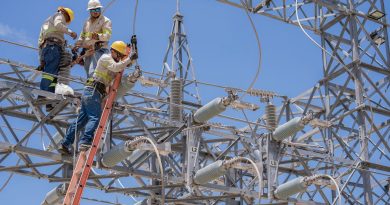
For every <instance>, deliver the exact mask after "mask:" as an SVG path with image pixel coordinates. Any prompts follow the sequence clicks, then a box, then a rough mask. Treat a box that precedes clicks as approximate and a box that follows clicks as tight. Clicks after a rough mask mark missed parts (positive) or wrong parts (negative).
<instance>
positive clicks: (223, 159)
mask: <svg viewBox="0 0 390 205" xmlns="http://www.w3.org/2000/svg"><path fill="white" fill-rule="evenodd" d="M218 1H219V2H222V3H225V4H228V5H232V6H236V7H239V8H243V9H246V10H247V11H248V12H252V13H256V14H259V15H263V16H267V17H271V18H273V19H276V20H280V21H283V22H286V23H289V24H293V25H297V26H299V23H301V24H302V27H303V29H305V30H307V31H312V32H310V33H314V34H315V35H316V37H319V38H318V39H320V45H321V47H322V48H323V49H324V50H323V54H322V56H323V66H322V70H323V78H322V79H319V80H318V82H317V83H316V85H314V86H313V87H312V88H310V89H308V90H307V91H305V92H303V93H302V94H300V95H298V96H296V97H293V98H282V99H281V100H280V106H279V107H278V109H277V115H276V116H277V122H278V123H277V124H279V126H278V128H281V127H283V126H281V125H282V124H284V123H285V122H287V121H288V122H293V121H294V120H295V119H297V117H298V118H300V122H299V123H298V124H297V126H298V127H299V128H300V129H296V130H295V131H294V132H291V134H290V135H289V136H288V137H287V138H284V139H282V140H276V139H275V138H276V137H275V136H280V135H278V132H277V131H278V128H277V129H276V131H275V132H273V131H272V130H273V129H270V127H269V124H267V123H268V120H269V118H267V117H261V118H259V119H257V120H256V121H254V122H249V124H250V126H248V122H246V121H244V120H240V119H236V118H231V117H230V118H229V117H227V116H223V115H219V116H218V117H216V118H215V119H213V120H211V122H200V120H199V117H198V118H197V116H194V115H193V114H192V113H193V112H195V115H196V111H197V110H199V107H201V105H200V96H199V94H198V92H197V89H196V87H197V86H196V82H197V81H196V79H195V75H194V71H193V68H192V58H191V55H190V53H189V49H188V44H187V43H188V42H187V38H186V34H185V32H184V29H183V21H182V20H183V16H182V15H180V13H177V14H176V15H175V16H174V18H173V20H174V24H173V28H172V33H171V36H170V38H169V46H168V49H167V53H166V55H165V58H164V63H163V71H162V75H161V78H160V79H157V80H156V79H150V78H149V79H148V78H147V75H146V74H145V78H144V80H142V79H141V83H143V84H145V85H154V86H158V91H157V94H150V92H146V91H145V92H144V91H137V90H133V91H131V92H129V93H128V96H126V97H125V98H124V101H119V103H118V104H117V106H116V107H115V112H114V115H113V120H112V123H111V125H110V127H108V128H107V131H106V137H105V139H104V141H105V143H104V144H103V145H102V149H101V153H100V154H99V156H97V158H96V163H95V165H96V166H95V167H94V171H93V173H92V174H91V176H90V179H89V181H88V183H87V186H88V187H89V188H96V189H100V190H104V191H105V192H109V193H112V192H115V193H123V194H126V195H134V196H138V197H141V198H144V199H145V201H144V202H145V203H149V204H158V201H159V200H160V198H161V184H162V183H164V185H165V196H166V202H167V203H174V204H235V205H238V204H255V203H258V196H259V195H258V194H259V192H260V194H261V198H262V202H263V203H269V204H272V203H286V202H290V203H307V204H332V203H333V202H334V201H335V200H336V197H338V194H337V191H336V187H335V186H334V184H332V181H330V180H328V179H325V178H320V180H315V181H313V183H312V184H313V185H311V186H310V184H307V186H308V187H307V188H306V187H300V189H301V191H300V194H298V195H291V196H290V197H289V198H287V199H278V196H279V197H280V196H281V194H279V195H278V194H275V193H278V191H280V189H281V187H282V186H281V185H283V184H285V183H286V182H291V181H292V180H294V179H296V178H298V177H310V176H313V175H317V176H318V175H330V176H332V177H333V178H335V180H336V181H337V183H338V184H339V186H340V189H341V196H342V197H341V198H342V202H343V203H345V204H390V202H389V201H390V194H389V187H390V184H389V183H390V178H389V176H390V147H389V143H388V142H389V141H390V120H389V118H390V102H389V92H388V89H389V87H390V83H389V78H390V50H389V41H388V40H389V39H388V33H387V27H388V26H389V24H387V22H386V17H383V16H382V17H380V16H381V15H380V14H381V13H382V14H384V13H385V8H384V6H385V1H384V0H359V1H357V0H342V1H334V0H312V1H303V2H302V1H299V2H298V14H299V17H300V22H298V21H297V19H296V18H295V17H296V14H295V10H296V5H295V1H293V0H263V1H257V0H242V1H241V0H218ZM329 54H331V56H330V55H329ZM0 64H1V65H0V67H1V70H2V73H1V74H0V115H1V116H0V124H1V127H0V136H1V137H0V171H3V172H4V171H7V172H12V173H16V174H22V175H27V176H31V177H35V178H40V179H46V180H48V181H50V182H57V184H56V185H58V183H65V182H67V181H69V178H70V174H71V167H72V163H73V161H72V157H70V156H62V155H60V154H58V153H57V152H56V151H55V150H56V149H57V148H58V147H57V145H58V141H59V139H61V137H62V136H64V131H65V129H66V127H67V126H68V124H69V123H70V122H72V121H73V120H74V119H75V117H76V111H77V110H76V109H77V105H78V103H79V98H78V96H77V95H76V97H65V98H63V97H62V96H57V95H54V94H52V93H46V92H44V91H40V90H39V88H38V83H37V80H35V77H36V76H37V75H38V74H39V73H36V72H35V71H33V70H34V68H33V67H31V66H27V65H23V64H21V63H17V62H13V61H10V60H7V59H0ZM73 81H74V83H75V84H76V85H77V86H80V85H81V83H82V82H81V80H79V79H75V78H74V79H73ZM178 81H180V82H181V83H182V84H180V85H179V86H178V85H177V84H175V83H177V82H178ZM172 85H173V86H172ZM186 85H190V86H193V87H188V86H186ZM168 87H170V90H169V89H168ZM183 87H184V88H183ZM173 88H176V89H173ZM178 88H180V89H178ZM238 92H242V91H240V90H238ZM172 93H176V94H175V95H174V97H172V96H173V94H172ZM249 94H251V95H252V96H255V97H251V98H256V99H257V98H258V97H260V98H261V99H263V100H264V99H266V100H270V98H277V97H278V96H277V95H275V94H273V93H271V92H265V91H260V90H254V91H253V92H251V93H249ZM37 95H42V96H46V97H47V100H43V101H39V102H37V101H36V100H34V99H36V98H37ZM186 96H187V97H186ZM190 96H192V97H190ZM193 97H195V98H193ZM216 97H217V96H216ZM221 97H224V96H221ZM130 98H131V99H130ZM194 99H195V100H194ZM276 101H277V100H275V102H276ZM47 103H56V107H55V109H53V110H52V111H51V112H50V113H46V112H44V110H43V109H42V106H43V105H45V104H47ZM277 103H279V101H277ZM229 106H230V105H229ZM172 112H175V113H174V114H172ZM215 122H217V123H215ZM221 122H222V123H221ZM230 123H234V124H235V125H237V124H239V125H240V126H242V127H244V128H238V127H237V126H230V125H229V124H230ZM240 123H241V124H240ZM304 124H307V125H306V126H304ZM309 124H310V125H311V126H309ZM282 135H283V134H282ZM139 136H146V137H148V138H150V139H154V140H155V141H156V142H157V143H159V144H161V145H160V146H159V149H160V151H162V152H165V153H163V154H165V155H164V156H163V157H162V158H163V160H162V163H163V167H164V174H165V175H164V176H165V177H164V179H162V178H161V177H160V173H161V170H160V169H159V168H158V166H157V165H158V162H157V159H156V153H155V152H153V151H151V149H150V148H149V147H147V146H146V147H145V146H144V147H142V146H140V147H137V149H136V150H135V151H133V152H132V154H131V155H130V156H128V157H126V159H125V160H122V161H121V162H120V163H118V164H116V165H115V166H112V167H106V166H103V165H102V164H101V163H100V160H101V158H102V157H104V154H105V153H106V152H107V151H110V150H114V149H115V148H116V147H117V146H118V145H120V144H121V143H123V142H125V141H129V140H130V141H131V140H133V139H135V138H136V137H139ZM37 139H41V142H44V145H45V147H42V143H41V142H38V141H37ZM163 143H168V144H164V145H165V146H164V145H163ZM242 158H248V159H251V160H252V161H254V162H255V165H256V166H255V167H256V168H257V169H258V170H259V171H260V179H261V180H260V181H259V176H257V174H256V171H255V169H254V168H253V166H252V164H251V163H249V162H248V161H245V160H241V161H240V159H242ZM222 165H223V166H222ZM210 167H211V168H210ZM214 175H215V176H216V177H213V176H214ZM123 179H126V181H127V182H129V183H127V184H125V183H124V184H121V185H123V186H118V184H117V183H116V182H117V181H118V180H122V181H124V180H123ZM53 187H54V186H53ZM279 193H280V192H279ZM43 197H44V196H43V194H42V198H43ZM146 199H149V200H146Z"/></svg>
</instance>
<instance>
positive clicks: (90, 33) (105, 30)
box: [80, 29, 112, 38]
mask: <svg viewBox="0 0 390 205" xmlns="http://www.w3.org/2000/svg"><path fill="white" fill-rule="evenodd" d="M93 33H96V32H82V33H81V34H80V36H81V37H84V38H89V37H92V34H93ZM97 34H112V31H111V30H110V29H103V32H97Z"/></svg>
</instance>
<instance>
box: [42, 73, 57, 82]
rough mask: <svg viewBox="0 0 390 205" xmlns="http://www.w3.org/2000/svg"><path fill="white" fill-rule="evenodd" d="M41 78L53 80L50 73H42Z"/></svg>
mask: <svg viewBox="0 0 390 205" xmlns="http://www.w3.org/2000/svg"><path fill="white" fill-rule="evenodd" d="M42 78H43V79H47V80H50V81H53V80H54V77H53V76H51V75H48V74H42Z"/></svg>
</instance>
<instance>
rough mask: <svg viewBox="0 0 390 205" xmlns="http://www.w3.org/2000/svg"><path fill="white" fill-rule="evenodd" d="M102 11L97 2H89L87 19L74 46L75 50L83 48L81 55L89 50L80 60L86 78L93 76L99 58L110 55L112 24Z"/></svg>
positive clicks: (96, 0)
mask: <svg viewBox="0 0 390 205" xmlns="http://www.w3.org/2000/svg"><path fill="white" fill-rule="evenodd" d="M102 9H103V6H102V4H101V3H100V1H99V0H89V2H88V7H87V11H89V18H88V19H87V20H86V21H85V23H84V26H83V30H82V32H81V33H80V37H79V39H78V41H77V42H76V45H75V49H77V48H79V47H81V48H83V51H82V52H81V53H82V55H83V54H85V51H86V50H90V51H89V52H88V54H87V55H84V57H83V59H82V60H83V65H84V69H85V72H86V73H87V76H88V77H90V76H91V75H92V74H93V69H95V68H96V65H97V61H98V60H99V58H100V57H101V56H102V55H103V54H105V53H110V51H109V48H108V41H109V40H110V38H111V34H112V23H111V20H110V19H109V18H107V17H106V16H104V15H103V14H102V12H103V11H102ZM80 60H81V59H80Z"/></svg>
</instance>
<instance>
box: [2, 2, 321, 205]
mask: <svg viewBox="0 0 390 205" xmlns="http://www.w3.org/2000/svg"><path fill="white" fill-rule="evenodd" d="M108 2H109V1H108V0H102V3H103V5H106V4H107V3H108ZM175 4H176V0H164V1H162V0H158V1H157V0H140V3H139V10H138V16H137V29H136V31H137V35H138V37H139V50H140V58H139V63H140V65H141V66H142V68H143V69H145V70H147V71H152V72H160V71H161V68H162V61H163V56H164V53H165V50H166V47H167V45H168V36H169V33H170V31H171V28H172V17H173V15H174V13H175V10H176V5H175ZM60 5H63V6H67V7H70V8H72V9H73V10H74V11H75V20H74V21H73V22H72V23H71V24H70V26H69V27H70V28H71V29H73V30H74V31H75V32H77V33H79V32H80V31H81V28H82V25H83V22H84V20H85V19H86V18H87V17H88V12H87V11H86V6H87V0H77V1H76V0H73V1H72V0H68V1H54V0H36V1H26V0H12V1H10V0H2V12H0V39H5V40H10V41H15V42H19V43H22V44H27V45H32V46H35V47H36V46H37V45H36V44H37V39H38V35H39V31H40V26H41V24H42V23H43V21H44V20H45V19H46V18H47V17H48V16H50V15H52V14H54V12H55V11H56V8H57V7H58V6H60ZM134 5H135V0H116V2H115V3H114V4H113V5H112V6H111V7H110V8H109V9H108V10H107V12H106V13H105V15H106V16H107V17H109V18H110V19H111V20H112V22H113V36H112V40H125V41H128V39H129V38H130V36H131V34H132V31H131V29H132V18H133V8H134ZM180 10H181V13H182V14H183V15H184V24H185V29H186V33H187V35H188V39H189V44H190V49H191V53H192V57H193V59H194V66H195V72H196V76H197V79H198V80H200V81H203V82H210V83H214V84H220V85H225V86H231V87H239V88H243V89H245V88H247V87H248V85H249V84H250V82H251V81H252V79H253V76H254V74H255V72H256V68H257V62H258V50H257V46H256V41H255V36H254V33H253V31H252V29H251V27H250V24H249V21H248V19H247V17H246V15H245V12H244V11H242V10H239V9H237V8H234V7H230V6H228V5H225V4H221V3H218V2H216V1H210V0H196V1H195V0H182V2H181V9H180ZM253 19H254V21H255V24H256V27H257V29H258V32H259V36H260V40H261V43H262V54H263V61H262V71H261V73H260V77H259V80H258V81H257V82H256V84H255V88H258V89H264V90H271V91H275V92H277V93H279V94H282V95H287V96H289V97H293V96H296V95H298V94H299V93H301V92H303V91H305V90H307V89H308V88H310V87H312V86H313V85H314V84H315V83H316V82H317V81H318V80H319V79H320V78H321V76H322V71H321V69H322V62H321V51H320V49H319V48H317V47H316V46H315V45H314V44H312V43H311V42H310V41H309V40H308V39H307V37H306V36H305V35H304V34H303V33H302V31H301V30H300V29H299V28H298V27H295V26H291V25H287V24H285V23H281V22H278V21H276V20H272V19H268V18H266V17H263V16H253ZM316 39H317V40H318V38H316ZM68 40H70V39H69V38H68ZM0 57H1V58H9V59H11V60H14V61H19V62H22V63H24V64H28V65H37V63H38V60H37V59H38V58H37V53H36V51H32V50H29V49H26V48H21V47H16V46H13V45H8V44H4V43H0ZM72 74H73V75H76V76H77V75H80V76H84V72H83V69H82V68H81V67H75V68H73V71H72ZM200 93H201V96H202V98H203V103H205V102H207V101H209V100H211V99H212V98H214V97H217V96H224V95H225V93H224V91H223V90H222V89H207V88H206V87H201V89H200ZM256 115H257V116H259V113H257V114H256ZM238 117H242V116H238ZM251 119H252V120H254V119H255V117H252V118H251ZM6 177H8V173H3V172H0V185H2V184H3V183H4V180H5V178H6ZM56 185H57V184H54V183H53V184H49V183H47V182H46V181H45V180H37V179H32V178H28V177H24V176H15V177H14V178H13V179H12V181H11V182H10V184H9V185H8V187H7V188H6V189H5V190H4V191H3V192H1V193H0V200H1V203H2V204H10V205H12V204H15V205H17V204H39V203H40V202H41V201H42V200H43V199H44V196H45V194H46V192H47V191H49V190H51V189H52V188H53V187H54V186H56ZM92 193H101V192H95V191H90V192H88V193H86V195H88V194H89V195H91V194H92ZM113 196H114V195H106V196H102V197H103V199H109V200H112V201H113V200H114V199H115V198H114V197H113ZM120 202H122V203H124V204H132V202H133V201H132V200H131V199H129V198H126V199H124V198H120ZM83 204H96V203H92V202H83Z"/></svg>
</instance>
